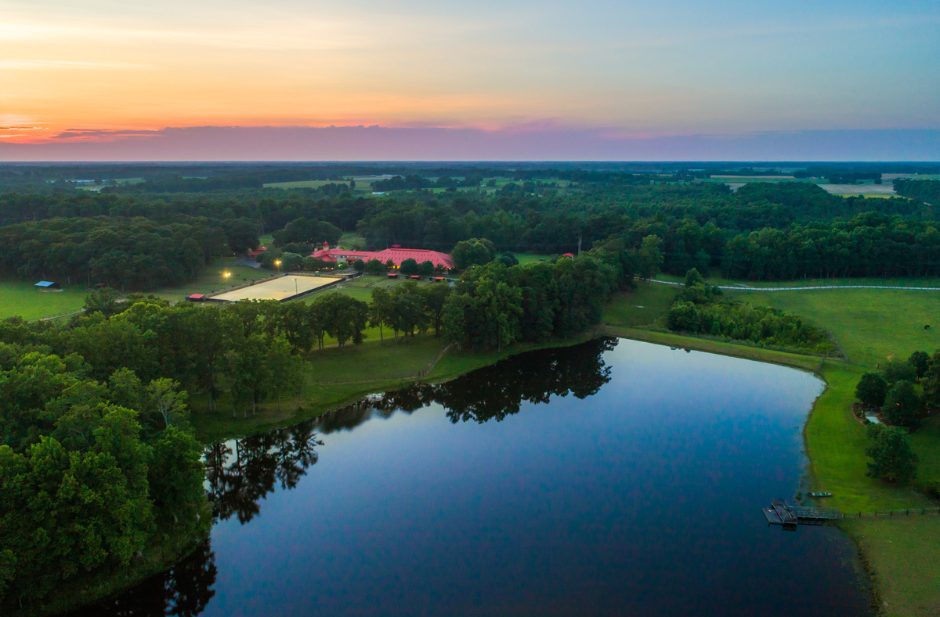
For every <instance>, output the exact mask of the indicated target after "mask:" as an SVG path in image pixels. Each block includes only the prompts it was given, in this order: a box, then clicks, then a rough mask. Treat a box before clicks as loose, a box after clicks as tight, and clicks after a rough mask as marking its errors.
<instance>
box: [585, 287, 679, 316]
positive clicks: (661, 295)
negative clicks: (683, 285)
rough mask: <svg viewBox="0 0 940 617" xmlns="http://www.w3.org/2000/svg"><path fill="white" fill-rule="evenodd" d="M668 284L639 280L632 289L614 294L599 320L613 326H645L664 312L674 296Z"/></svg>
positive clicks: (674, 290)
mask: <svg viewBox="0 0 940 617" xmlns="http://www.w3.org/2000/svg"><path fill="white" fill-rule="evenodd" d="M676 291H677V289H676V288H675V287H672V286H670V285H647V284H646V283H643V282H640V283H638V284H637V287H636V289H635V290H633V291H628V292H625V293H620V294H617V295H616V296H614V298H613V300H611V301H610V302H609V303H608V304H607V306H606V307H604V311H603V313H602V314H601V321H602V322H603V323H605V324H609V325H615V326H627V327H635V326H646V325H650V324H652V323H653V322H654V321H656V319H657V318H658V317H659V316H660V315H662V314H663V313H664V312H666V309H668V308H669V306H670V305H671V304H672V301H673V300H674V299H675V297H676Z"/></svg>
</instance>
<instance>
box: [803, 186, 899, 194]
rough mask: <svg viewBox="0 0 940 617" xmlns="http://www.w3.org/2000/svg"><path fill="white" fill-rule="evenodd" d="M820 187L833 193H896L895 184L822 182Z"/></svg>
mask: <svg viewBox="0 0 940 617" xmlns="http://www.w3.org/2000/svg"><path fill="white" fill-rule="evenodd" d="M819 188H821V189H823V190H824V191H826V192H827V193H832V194H833V195H843V196H845V195H894V194H895V193H894V185H893V184H820V185H819Z"/></svg>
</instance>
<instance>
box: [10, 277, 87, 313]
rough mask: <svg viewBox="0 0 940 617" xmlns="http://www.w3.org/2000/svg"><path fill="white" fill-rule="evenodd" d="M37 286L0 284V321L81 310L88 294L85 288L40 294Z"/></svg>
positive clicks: (15, 282)
mask: <svg viewBox="0 0 940 617" xmlns="http://www.w3.org/2000/svg"><path fill="white" fill-rule="evenodd" d="M36 282H37V281H16V280H0V319H6V318H8V317H17V316H19V317H22V318H24V319H41V318H43V317H54V316H56V315H65V314H67V313H72V312H75V311H78V310H81V308H82V306H83V305H84V304H85V296H87V295H88V290H87V289H86V288H85V286H84V285H73V286H71V287H67V288H65V289H63V290H62V291H49V292H42V291H39V290H38V289H36V287H35V283H36Z"/></svg>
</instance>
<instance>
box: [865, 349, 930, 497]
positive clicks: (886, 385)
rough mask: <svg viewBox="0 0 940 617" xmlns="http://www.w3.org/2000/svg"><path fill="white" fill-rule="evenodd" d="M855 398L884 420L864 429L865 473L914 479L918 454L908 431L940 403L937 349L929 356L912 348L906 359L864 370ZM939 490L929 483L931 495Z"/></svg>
mask: <svg viewBox="0 0 940 617" xmlns="http://www.w3.org/2000/svg"><path fill="white" fill-rule="evenodd" d="M855 398H856V399H858V401H859V403H860V404H861V406H862V408H863V409H870V410H878V411H880V416H881V420H882V421H883V422H886V423H887V424H888V425H886V424H872V425H870V426H869V427H868V436H869V445H868V447H867V449H866V450H865V452H866V454H867V455H868V456H869V457H870V458H871V459H872V460H871V462H869V463H868V475H869V476H872V477H874V478H882V479H884V480H887V481H889V482H909V481H911V480H913V479H914V478H915V476H916V474H917V463H918V457H917V455H916V454H915V453H914V450H913V448H912V447H911V440H910V435H909V431H916V430H917V429H918V428H920V426H921V424H922V422H923V420H924V419H925V418H926V417H927V415H928V414H929V413H930V410H934V409H936V408H937V407H940V351H936V352H934V354H933V355H932V356H930V355H928V354H927V353H926V352H923V351H915V352H914V353H912V354H911V356H910V357H909V358H908V359H907V360H889V361H888V362H887V363H886V364H885V366H884V367H883V368H882V369H881V370H880V371H878V372H869V373H865V374H864V375H862V377H861V379H860V380H859V382H858V385H857V386H856V387H855ZM938 488H940V487H938V486H937V485H936V484H934V485H933V486H929V487H927V489H928V492H932V493H934V494H935V496H938V495H937V494H938V492H940V491H938Z"/></svg>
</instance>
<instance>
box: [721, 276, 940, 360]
mask: <svg viewBox="0 0 940 617" xmlns="http://www.w3.org/2000/svg"><path fill="white" fill-rule="evenodd" d="M922 284H923V283H922ZM728 295H729V296H730V297H732V298H737V299H740V300H743V301H745V302H750V303H751V304H755V305H760V306H770V307H773V308H777V309H780V310H783V311H786V312H788V313H793V314H795V315H800V316H801V317H805V318H806V319H809V320H810V321H812V322H813V323H814V324H815V325H817V326H819V327H821V328H825V329H827V330H829V331H830V332H832V334H833V336H835V338H836V340H837V341H838V343H839V345H840V346H841V347H842V350H843V351H844V352H845V354H846V356H848V359H849V361H850V362H853V363H856V364H864V365H866V366H870V367H876V366H877V365H878V364H879V363H881V362H884V360H885V359H887V358H888V356H892V355H893V356H896V357H900V358H907V356H909V355H910V354H911V353H912V352H914V351H918V350H922V351H926V352H928V353H933V351H934V350H936V349H940V292H935V291H913V290H896V289H833V290H827V289H819V290H805V291H793V292H789V291H787V292H763V293H761V292H728ZM925 325H930V329H927V330H925V329H924V326H925Z"/></svg>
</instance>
